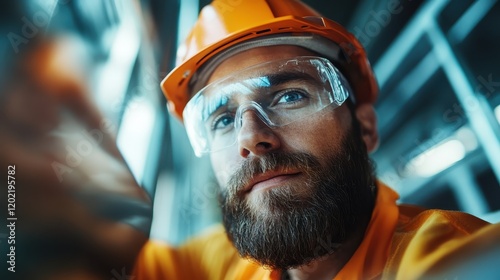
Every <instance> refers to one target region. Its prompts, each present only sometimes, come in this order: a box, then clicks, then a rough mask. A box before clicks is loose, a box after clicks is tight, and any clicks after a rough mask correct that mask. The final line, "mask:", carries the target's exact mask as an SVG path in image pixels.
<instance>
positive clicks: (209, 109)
mask: <svg viewBox="0 0 500 280" xmlns="http://www.w3.org/2000/svg"><path fill="white" fill-rule="evenodd" d="M290 81H309V82H310V81H316V80H315V79H314V78H313V77H312V76H311V75H309V74H307V73H304V72H291V71H286V72H280V73H276V74H268V75H265V76H260V77H255V78H250V79H247V80H244V81H242V82H240V83H239V85H246V84H248V83H250V84H251V85H252V86H253V87H254V88H266V87H270V86H271V87H272V86H279V85H282V84H286V83H288V82H290ZM229 96H230V94H226V95H222V96H221V97H220V98H217V99H211V100H212V102H210V104H209V105H208V106H206V107H205V108H204V109H203V112H202V114H201V116H202V121H203V122H205V121H206V120H207V119H208V118H210V116H211V115H212V114H213V113H214V112H217V111H218V110H219V109H220V108H222V107H223V106H226V105H227V104H228V103H229V101H230V100H229Z"/></svg>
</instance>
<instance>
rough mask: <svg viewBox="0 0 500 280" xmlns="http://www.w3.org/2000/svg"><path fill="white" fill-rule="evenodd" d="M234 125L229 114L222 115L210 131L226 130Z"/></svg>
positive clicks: (232, 118)
mask: <svg viewBox="0 0 500 280" xmlns="http://www.w3.org/2000/svg"><path fill="white" fill-rule="evenodd" d="M233 123H234V117H233V116H231V115H229V114H224V115H222V116H219V117H218V118H217V119H216V120H215V121H214V123H213V125H212V130H218V129H226V128H228V127H230V126H232V125H233Z"/></svg>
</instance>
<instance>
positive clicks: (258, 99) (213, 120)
mask: <svg viewBox="0 0 500 280" xmlns="http://www.w3.org/2000/svg"><path fill="white" fill-rule="evenodd" d="M349 91H350V89H349V85H348V83H347V81H346V80H345V78H344V77H343V76H342V74H341V73H340V71H339V70H338V69H337V68H336V67H335V66H334V65H333V64H332V63H331V62H330V61H329V60H327V59H324V58H321V57H312V56H301V57H296V58H293V59H287V60H278V61H271V62H266V63H262V64H259V65H254V66H252V67H249V68H246V69H244V70H241V71H238V72H236V73H234V74H232V75H230V76H226V77H225V78H223V79H221V80H218V81H215V82H213V83H211V84H209V85H208V86H206V87H204V88H203V89H201V90H200V91H199V92H198V93H196V94H195V95H194V96H193V98H191V100H190V101H189V102H188V104H187V105H186V108H185V109H184V113H183V117H184V124H185V126H186V130H187V133H188V136H189V140H190V141H191V145H192V146H193V149H194V152H195V154H196V155H197V156H201V155H202V154H203V153H209V152H215V151H219V150H222V149H224V148H227V147H229V146H232V145H234V144H235V143H236V140H237V138H238V132H239V129H240V128H241V126H242V123H243V115H244V113H245V112H246V111H248V110H252V111H254V112H255V113H256V114H257V115H258V116H259V118H260V119H261V120H262V121H263V122H264V123H265V124H266V125H268V126H269V127H271V128H274V127H282V126H285V125H288V124H290V123H293V122H296V121H298V120H301V119H304V118H306V117H308V116H310V115H312V114H315V113H317V112H318V111H320V110H322V109H323V108H325V107H326V106H329V105H333V106H336V107H338V106H340V105H342V103H343V102H344V101H345V100H346V99H347V98H348V97H349Z"/></svg>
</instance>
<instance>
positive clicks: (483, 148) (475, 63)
mask: <svg viewBox="0 0 500 280" xmlns="http://www.w3.org/2000/svg"><path fill="white" fill-rule="evenodd" d="M208 2H209V1H207V0H183V1H180V0H106V1H99V0H89V1H83V0H24V1H9V2H4V3H2V4H1V5H2V8H1V9H0V20H1V25H0V31H1V33H2V34H1V37H0V42H1V45H0V53H1V57H2V60H1V62H2V63H1V66H0V82H1V83H4V82H5V80H3V79H6V78H9V79H10V78H12V77H11V75H9V72H10V69H11V68H12V67H14V66H15V65H16V64H17V63H19V61H21V60H23V57H24V54H25V53H27V52H29V51H31V50H33V49H36V48H38V47H39V46H40V42H42V41H43V42H46V41H51V42H56V43H57V45H58V46H60V49H61V52H66V51H69V53H70V54H69V55H68V56H66V57H65V59H66V60H65V62H67V64H77V65H78V66H80V67H81V68H83V71H82V72H81V73H80V72H78V73H73V74H75V75H79V76H80V77H81V78H82V79H83V81H84V82H85V84H86V86H87V87H88V89H89V92H91V93H92V99H93V100H94V102H95V104H96V105H97V107H98V108H99V110H100V111H101V112H102V114H103V115H104V116H105V117H106V119H107V120H109V121H111V122H112V123H113V124H114V125H115V126H114V127H115V128H116V129H115V130H114V133H115V135H116V141H117V145H118V148H119V150H120V151H121V153H122V154H123V156H124V158H125V161H126V162H127V164H128V166H129V168H130V170H131V172H132V174H133V176H134V177H135V179H136V180H137V182H138V183H139V184H140V185H141V186H142V187H143V188H145V189H146V190H147V192H148V193H149V195H150V196H151V197H152V198H153V199H154V217H153V226H152V229H151V236H152V237H154V238H159V239H163V240H166V241H168V242H170V243H173V244H179V243H180V242H182V241H184V240H185V239H186V238H188V237H190V236H192V235H193V234H196V233H198V232H200V231H201V230H203V229H204V228H206V227H207V226H209V225H211V224H214V223H217V222H218V221H219V219H220V213H219V209H218V205H217V184H216V183H215V180H214V178H213V175H212V173H211V168H210V165H209V163H208V159H206V158H201V159H199V158H196V157H195V156H194V154H193V152H192V150H191V147H190V145H189V141H188V139H187V136H186V134H185V131H184V129H183V127H182V125H181V124H180V123H179V121H178V120H176V119H175V118H173V117H171V116H170V115H169V114H168V113H167V110H166V107H165V104H166V101H165V99H164V97H163V95H162V93H161V91H160V87H159V83H160V81H161V80H162V79H163V78H164V77H165V75H166V74H167V73H168V71H170V70H171V69H172V68H173V67H174V63H175V51H176V48H177V45H178V44H179V42H181V41H182V39H183V38H184V37H185V36H186V35H187V32H188V31H189V29H190V27H191V26H192V25H193V23H194V21H195V20H196V18H197V15H198V12H199V11H200V9H201V8H202V7H203V6H204V5H206V4H208ZM237 2H238V1H236V0H232V1H229V0H228V1H227V5H229V6H231V5H235V4H237ZM304 2H306V3H308V4H309V5H310V6H312V7H313V8H315V9H316V10H318V11H320V12H321V13H323V14H324V15H325V16H326V17H328V18H331V19H334V20H336V21H337V22H339V23H341V24H342V25H344V26H346V27H347V28H348V29H349V30H350V31H351V32H352V33H354V35H356V36H357V37H358V39H359V40H360V41H361V43H362V44H363V45H364V46H365V48H366V50H367V52H368V55H369V59H370V61H371V63H372V66H373V68H374V70H375V73H376V76H377V79H378V82H379V85H380V89H381V90H380V97H379V100H378V103H377V104H376V110H377V113H378V117H379V131H380V134H381V144H380V147H379V149H378V151H377V152H375V153H374V154H373V155H372V157H373V159H374V161H375V162H376V165H377V174H378V176H379V178H380V179H381V180H382V181H384V182H385V183H387V184H388V185H389V186H391V187H392V188H394V189H395V190H396V191H398V192H399V194H400V196H401V197H400V202H404V203H412V204H419V205H423V206H426V207H433V208H443V209H451V210H461V211H465V212H469V213H471V214H474V215H477V216H479V217H482V218H483V219H486V220H489V221H492V222H498V221H500V184H499V182H500V126H499V123H500V94H499V93H500V68H499V67H498V65H499V62H500V54H499V52H498V50H499V49H500V33H499V31H498V26H500V5H499V4H498V1H493V0H479V1H471V0H464V1H446V0H435V1H417V0H413V1H412V0H400V1H398V0H377V1H372V0H334V1H320V0H305V1H304ZM76 50H78V51H76ZM36 63H37V62H36V61H34V62H33V66H34V67H36V66H37V65H36ZM62 65H64V63H63V64H62ZM71 69H73V68H71ZM64 70H65V69H64V68H63V71H64ZM67 71H73V70H70V69H69V68H68V70H67ZM2 95H3V93H2ZM0 97H1V96H0ZM0 100H1V99H0ZM28 114H29V112H28ZM2 148H4V149H5V148H7V149H8V147H2Z"/></svg>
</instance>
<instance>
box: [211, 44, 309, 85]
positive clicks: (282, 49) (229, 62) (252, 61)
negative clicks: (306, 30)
mask: <svg viewBox="0 0 500 280" xmlns="http://www.w3.org/2000/svg"><path fill="white" fill-rule="evenodd" d="M306 55H313V56H314V55H316V54H315V53H314V52H311V51H308V50H306V49H304V48H302V47H297V46H269V47H259V48H253V49H250V50H246V51H243V52H241V53H238V54H236V55H234V56H232V57H230V58H228V59H226V60H224V61H223V62H222V63H221V64H219V65H218V66H217V67H216V68H215V70H214V72H213V73H212V75H211V76H210V78H209V79H208V84H210V83H212V82H213V81H216V80H218V79H221V78H224V77H226V76H228V75H231V74H232V73H234V72H236V71H239V70H242V69H245V68H248V67H250V66H253V65H257V64H261V63H265V62H269V61H272V60H281V59H287V58H294V57H297V56H306Z"/></svg>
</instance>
